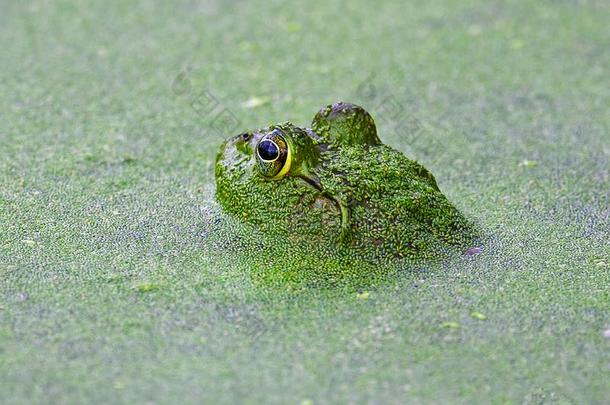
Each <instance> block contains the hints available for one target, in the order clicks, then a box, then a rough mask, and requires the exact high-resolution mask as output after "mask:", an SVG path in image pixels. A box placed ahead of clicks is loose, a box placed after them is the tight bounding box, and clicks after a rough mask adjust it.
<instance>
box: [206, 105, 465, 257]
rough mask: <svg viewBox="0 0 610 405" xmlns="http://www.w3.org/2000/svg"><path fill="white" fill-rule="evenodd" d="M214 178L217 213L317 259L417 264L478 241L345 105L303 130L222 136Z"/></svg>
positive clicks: (365, 118) (422, 172)
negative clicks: (346, 255)
mask: <svg viewBox="0 0 610 405" xmlns="http://www.w3.org/2000/svg"><path fill="white" fill-rule="evenodd" d="M215 178H216V192H215V195H216V200H217V201H218V203H219V204H220V206H221V207H222V209H223V210H224V211H226V212H227V213H229V214H230V215H232V216H234V217H236V218H238V219H239V220H240V221H243V222H245V223H248V224H250V225H252V226H254V227H255V228H256V229H257V230H259V231H260V232H261V233H262V234H268V235H271V236H273V237H275V238H278V240H282V241H287V242H288V244H289V246H305V247H306V249H308V250H309V251H312V252H315V254H331V255H332V254H336V252H339V251H342V252H344V251H345V250H348V251H349V252H350V253H351V254H353V255H357V256H362V257H364V258H385V257H393V258H397V257H398V258H403V257H410V258H425V257H433V256H435V255H437V254H438V252H442V251H445V250H446V249H452V248H458V249H463V248H465V247H467V246H469V244H470V243H471V242H472V241H473V239H474V238H475V237H476V231H475V226H474V223H473V222H472V221H471V220H469V219H467V218H466V217H465V216H464V215H463V214H462V213H461V211H460V210H458V209H457V208H456V207H455V206H454V205H453V204H452V203H451V202H450V201H449V200H448V199H447V197H446V196H445V195H444V194H443V193H442V192H441V190H440V188H439V186H438V184H437V181H436V179H435V177H434V176H433V175H432V173H431V172H430V171H429V170H428V169H426V168H425V167H424V166H423V165H422V164H420V163H418V162H417V161H415V160H413V159H410V158H409V157H407V156H406V155H404V154H403V153H402V152H400V151H399V150H397V149H394V148H392V147H391V146H388V145H386V144H384V143H383V142H382V141H381V139H380V137H379V136H378V133H377V127H376V124H375V121H374V119H373V117H372V116H371V114H370V113H369V112H368V111H366V110H365V109H364V108H363V107H361V106H358V105H356V104H352V103H349V102H343V101H340V102H336V103H333V104H329V105H326V106H324V107H322V108H321V109H320V110H319V111H318V112H317V113H316V114H315V116H314V118H313V120H312V122H311V125H310V126H308V127H306V126H297V125H295V124H293V123H291V122H289V121H288V122H282V123H278V124H271V125H268V126H267V127H264V128H259V129H255V130H249V131H245V132H242V133H240V134H237V135H234V136H230V137H229V138H228V139H226V140H225V141H224V142H223V143H222V144H221V146H220V148H219V151H218V154H217V156H216V165H215Z"/></svg>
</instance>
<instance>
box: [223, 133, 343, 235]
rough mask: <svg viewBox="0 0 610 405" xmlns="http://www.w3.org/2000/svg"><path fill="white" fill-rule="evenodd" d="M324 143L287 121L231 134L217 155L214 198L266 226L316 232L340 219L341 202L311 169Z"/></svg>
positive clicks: (334, 224)
mask: <svg viewBox="0 0 610 405" xmlns="http://www.w3.org/2000/svg"><path fill="white" fill-rule="evenodd" d="M325 148H326V145H325V144H324V143H322V142H321V139H320V138H319V137H318V136H317V135H316V134H315V133H313V132H312V131H311V130H308V129H304V128H300V127H297V126H295V125H292V124H291V123H283V124H277V125H273V126H270V127H268V128H263V129H259V130H255V131H250V132H244V133H242V134H239V135H237V136H233V137H231V138H229V139H228V140H226V141H225V142H224V143H223V144H222V145H221V147H220V150H219V153H218V155H217V157H216V197H217V200H218V202H219V203H220V204H221V206H222V207H223V208H224V209H225V210H226V211H228V212H230V213H232V214H234V215H237V216H238V217H241V218H242V219H244V220H246V221H248V222H251V223H254V224H256V225H259V226H262V227H263V228H264V229H267V230H270V229H278V228H282V229H291V232H296V231H299V232H300V231H301V230H302V229H305V228H307V229H309V230H311V231H312V232H317V233H319V231H320V230H322V229H327V228H333V227H335V226H337V224H339V225H340V223H341V215H340V208H339V207H338V206H337V204H336V202H335V201H334V200H333V198H332V197H331V196H327V195H324V193H323V192H322V190H321V189H320V182H319V179H318V178H317V176H316V174H315V168H316V166H317V164H318V162H319V160H320V155H321V152H322V151H323V150H324V149H325ZM295 228H296V231H295Z"/></svg>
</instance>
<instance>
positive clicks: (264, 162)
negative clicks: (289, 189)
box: [256, 130, 290, 180]
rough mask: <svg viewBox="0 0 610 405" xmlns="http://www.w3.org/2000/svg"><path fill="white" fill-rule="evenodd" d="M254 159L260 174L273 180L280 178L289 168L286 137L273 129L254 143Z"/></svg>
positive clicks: (288, 150)
mask: <svg viewBox="0 0 610 405" xmlns="http://www.w3.org/2000/svg"><path fill="white" fill-rule="evenodd" d="M256 160H257V162H258V168H259V170H260V172H261V174H262V175H263V176H265V177H269V178H271V179H274V180H278V179H281V178H282V177H284V176H285V175H286V173H288V170H290V148H289V146H288V142H286V138H284V136H283V135H282V134H281V132H280V131H278V130H275V131H273V132H271V133H269V134H267V135H265V136H263V137H262V138H261V140H260V141H258V144H256Z"/></svg>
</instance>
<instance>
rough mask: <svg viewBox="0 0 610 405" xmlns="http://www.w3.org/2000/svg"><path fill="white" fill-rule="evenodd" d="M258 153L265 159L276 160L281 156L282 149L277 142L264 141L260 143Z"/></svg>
mask: <svg viewBox="0 0 610 405" xmlns="http://www.w3.org/2000/svg"><path fill="white" fill-rule="evenodd" d="M258 154H259V156H260V157H261V158H262V159H263V160H275V159H277V158H278V156H280V151H279V150H278V148H277V145H276V144H275V143H273V142H271V141H262V142H261V143H259V144H258Z"/></svg>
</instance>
